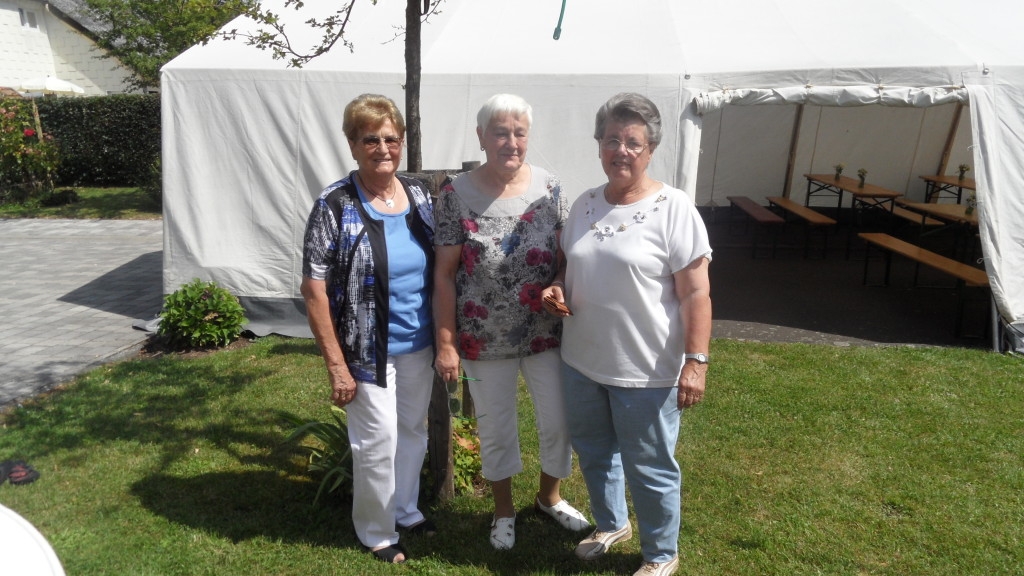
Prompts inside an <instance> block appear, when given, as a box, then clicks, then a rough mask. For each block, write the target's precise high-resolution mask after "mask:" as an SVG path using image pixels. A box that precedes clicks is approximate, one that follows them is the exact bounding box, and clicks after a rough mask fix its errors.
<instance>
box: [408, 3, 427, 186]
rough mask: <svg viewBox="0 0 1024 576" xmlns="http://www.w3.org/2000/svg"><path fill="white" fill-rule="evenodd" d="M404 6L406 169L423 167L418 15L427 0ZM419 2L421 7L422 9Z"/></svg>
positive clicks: (411, 169) (423, 11) (414, 169)
mask: <svg viewBox="0 0 1024 576" xmlns="http://www.w3.org/2000/svg"><path fill="white" fill-rule="evenodd" d="M406 2H407V4H406V7H405V124H406V143H407V146H408V152H407V154H408V155H407V157H406V162H407V165H408V168H407V169H408V171H409V172H420V171H422V169H423V166H422V164H423V157H422V155H421V154H420V17H421V16H422V14H423V13H425V12H426V9H427V8H429V6H430V2H429V0H406ZM421 5H423V8H424V9H423V10H422V11H421V10H420V8H421Z"/></svg>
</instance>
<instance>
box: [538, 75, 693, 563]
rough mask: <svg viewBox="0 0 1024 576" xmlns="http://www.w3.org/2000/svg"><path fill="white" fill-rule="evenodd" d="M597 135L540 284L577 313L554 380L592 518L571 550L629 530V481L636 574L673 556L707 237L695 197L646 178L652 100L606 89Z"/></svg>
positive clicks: (653, 140)
mask: <svg viewBox="0 0 1024 576" xmlns="http://www.w3.org/2000/svg"><path fill="white" fill-rule="evenodd" d="M594 138H595V139H596V140H597V145H598V149H597V150H598V155H599V156H600V158H601V166H602V168H603V169H604V172H605V174H606V175H607V177H608V182H607V183H605V184H602V185H601V186H598V187H596V188H592V189H590V190H587V191H586V192H584V193H583V194H582V195H580V197H579V198H577V199H576V201H575V202H574V203H573V206H572V208H571V209H570V211H569V218H568V220H567V221H566V224H565V228H564V229H563V230H562V250H564V251H565V258H566V269H565V271H564V284H562V283H561V282H558V280H563V278H562V274H560V275H559V278H557V279H556V281H555V282H552V286H550V287H548V288H546V289H545V291H544V292H545V294H546V295H551V296H552V297H553V298H554V299H555V300H556V301H562V300H563V298H565V299H566V300H567V301H568V307H569V309H570V310H571V311H572V313H573V315H572V316H567V317H565V319H564V330H565V331H564V335H563V339H562V361H563V363H564V365H563V373H562V382H563V385H564V386H565V393H566V397H567V398H571V399H572V410H570V411H569V414H568V418H569V432H570V434H571V436H572V445H573V448H575V449H576V453H577V454H578V455H579V459H580V470H581V471H582V472H583V478H584V480H585V481H586V483H587V490H588V491H589V492H590V509H591V512H593V514H594V520H595V521H596V524H597V529H596V530H595V531H594V532H593V533H592V534H591V535H590V536H588V537H587V538H585V539H584V540H583V541H582V542H580V543H579V545H578V546H577V547H576V555H577V556H579V557H580V558H582V559H584V560H592V559H595V558H599V557H600V556H602V555H603V554H604V553H605V552H606V551H607V550H608V548H609V547H610V546H612V545H613V544H615V543H616V542H621V541H623V540H627V539H629V538H630V537H631V536H632V533H633V530H632V528H631V527H630V524H629V515H628V511H627V508H626V485H627V484H628V485H629V492H630V495H631V496H632V500H633V505H634V508H635V512H636V519H637V528H638V530H639V532H640V551H641V553H642V554H643V564H642V565H641V566H640V569H639V570H638V571H637V572H636V575H641V576H657V575H667V574H671V573H673V572H674V571H675V570H676V568H677V567H678V565H679V557H678V553H677V541H678V539H679V522H680V511H679V505H680V491H681V489H682V474H681V472H680V469H679V464H678V463H677V462H676V459H675V447H676V440H677V438H678V435H679V418H680V415H681V411H682V410H683V409H685V408H689V407H691V406H693V405H695V404H696V403H698V402H700V401H701V399H702V398H703V397H704V387H705V374H706V373H707V368H708V367H707V361H708V359H707V352H708V345H709V343H710V340H711V295H710V294H711V285H710V281H709V279H708V264H709V262H710V261H711V246H710V244H709V242H708V234H707V230H706V228H705V227H704V222H703V221H702V220H701V217H700V215H699V214H698V213H697V209H696V207H695V206H694V204H693V201H692V200H691V199H690V197H689V196H688V195H687V194H686V193H685V192H683V191H682V190H678V189H675V188H673V187H671V186H669V185H667V184H665V183H663V182H659V181H657V180H655V179H653V178H651V177H650V176H649V175H648V174H647V167H648V166H649V165H650V163H651V158H652V156H653V155H654V153H655V151H656V150H657V147H658V143H659V142H660V141H661V116H660V115H659V113H658V108H657V107H656V106H655V105H654V103H653V102H651V101H650V100H648V99H647V98H645V97H644V96H641V95H639V94H619V95H617V96H614V97H612V98H611V99H610V100H608V102H606V103H605V104H604V106H602V107H601V108H600V110H599V111H598V113H597V119H596V127H595V131H594ZM563 287H564V291H563ZM547 308H548V310H549V311H550V312H551V313H553V314H558V315H561V314H564V312H558V311H557V310H556V309H555V308H554V307H553V306H550V305H548V306H547Z"/></svg>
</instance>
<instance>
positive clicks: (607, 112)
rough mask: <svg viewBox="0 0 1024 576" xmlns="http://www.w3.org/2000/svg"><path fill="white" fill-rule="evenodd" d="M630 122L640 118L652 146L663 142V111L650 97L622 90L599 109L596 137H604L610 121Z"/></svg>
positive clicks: (595, 129)
mask: <svg viewBox="0 0 1024 576" xmlns="http://www.w3.org/2000/svg"><path fill="white" fill-rule="evenodd" d="M609 120H612V121H617V122H629V121H632V120H639V121H641V122H643V123H644V126H646V127H647V142H648V143H649V144H650V145H651V148H654V147H656V146H657V145H658V144H660V143H661V113H660V112H658V107H657V106H655V105H654V102H651V100H650V99H649V98H647V97H646V96H644V95H642V94H636V93H634V92H622V93H620V94H616V95H615V96H612V97H611V98H609V99H608V101H607V102H605V103H604V105H603V106H601V108H599V109H598V110H597V121H596V122H595V125H594V139H595V140H598V141H600V140H601V138H604V130H605V127H606V126H607V125H608V121H609Z"/></svg>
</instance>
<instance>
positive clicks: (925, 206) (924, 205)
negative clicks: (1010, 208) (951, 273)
mask: <svg viewBox="0 0 1024 576" xmlns="http://www.w3.org/2000/svg"><path fill="white" fill-rule="evenodd" d="M896 203H897V204H899V205H900V206H903V207H904V208H906V209H908V210H913V211H914V212H917V213H919V214H920V215H921V221H922V222H924V219H925V218H927V217H932V218H936V219H938V220H942V221H943V222H947V223H948V225H947V226H942V227H940V228H939V230H943V229H946V228H952V229H953V230H954V234H955V236H954V237H953V240H954V243H953V256H954V257H957V258H959V259H960V260H965V261H969V260H972V259H973V258H974V254H975V251H976V246H975V242H974V237H975V233H976V232H977V230H978V210H977V209H975V210H973V211H971V213H970V214H968V213H967V205H965V204H951V203H946V204H938V203H932V202H907V201H905V200H896ZM924 228H925V227H924V226H921V233H920V236H922V237H923V236H927V235H929V234H934V233H935V232H937V231H938V230H932V231H930V232H925V231H924ZM961 250H963V254H961Z"/></svg>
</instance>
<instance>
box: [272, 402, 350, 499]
mask: <svg viewBox="0 0 1024 576" xmlns="http://www.w3.org/2000/svg"><path fill="white" fill-rule="evenodd" d="M344 415H345V410H344V409H342V408H339V407H337V406H331V420H330V421H327V422H321V421H319V420H312V421H309V422H307V421H305V420H303V419H302V418H299V417H297V416H293V415H291V414H282V415H281V417H282V418H283V419H284V420H285V422H287V423H289V424H291V425H292V426H295V429H294V430H292V431H291V433H290V434H289V435H288V438H287V439H285V442H286V443H292V442H301V441H302V440H304V439H305V438H307V437H309V436H312V437H313V438H314V439H316V440H317V442H319V446H308V445H302V446H301V450H302V451H303V452H305V453H306V456H307V468H306V469H307V470H308V471H309V472H313V473H322V474H323V478H322V479H321V480H320V488H319V489H318V490H317V491H316V498H314V499H313V505H316V503H317V502H319V501H320V496H321V495H323V493H324V491H325V490H326V491H327V492H328V493H330V492H336V491H337V490H338V489H343V490H344V491H345V492H346V493H348V492H351V490H352V447H351V446H350V444H349V441H348V424H347V423H346V422H345V420H344V419H343V418H342V417H343V416H344Z"/></svg>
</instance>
